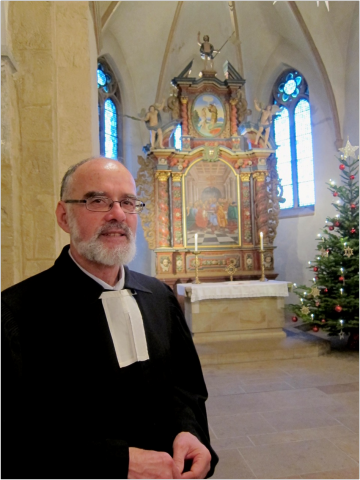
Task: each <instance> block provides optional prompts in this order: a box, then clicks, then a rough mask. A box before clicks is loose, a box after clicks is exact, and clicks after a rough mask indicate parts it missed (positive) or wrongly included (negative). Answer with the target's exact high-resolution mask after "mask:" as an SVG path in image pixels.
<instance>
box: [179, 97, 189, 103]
mask: <svg viewBox="0 0 360 480" xmlns="http://www.w3.org/2000/svg"><path fill="white" fill-rule="evenodd" d="M180 100H181V103H185V104H186V103H188V100H189V99H188V97H180Z"/></svg>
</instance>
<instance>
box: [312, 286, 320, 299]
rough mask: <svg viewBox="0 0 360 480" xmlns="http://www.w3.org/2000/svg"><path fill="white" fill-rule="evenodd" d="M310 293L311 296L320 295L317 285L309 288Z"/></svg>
mask: <svg viewBox="0 0 360 480" xmlns="http://www.w3.org/2000/svg"><path fill="white" fill-rule="evenodd" d="M311 295H312V296H313V297H318V296H319V295H320V290H319V289H318V288H317V287H313V288H312V289H311Z"/></svg>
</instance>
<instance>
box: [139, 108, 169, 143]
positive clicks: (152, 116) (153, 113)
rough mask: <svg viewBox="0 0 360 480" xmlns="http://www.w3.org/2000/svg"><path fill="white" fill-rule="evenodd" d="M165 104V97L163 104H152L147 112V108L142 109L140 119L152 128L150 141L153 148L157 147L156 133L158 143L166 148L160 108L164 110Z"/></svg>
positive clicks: (149, 128) (148, 127)
mask: <svg viewBox="0 0 360 480" xmlns="http://www.w3.org/2000/svg"><path fill="white" fill-rule="evenodd" d="M164 106H165V99H163V101H162V103H161V105H159V104H154V105H150V107H149V110H148V112H147V113H146V112H145V109H142V111H141V113H140V117H141V118H140V120H142V121H143V122H145V124H146V127H147V129H148V130H150V143H151V148H155V138H156V134H157V137H158V143H159V147H160V148H164V145H163V134H162V130H161V126H162V120H161V115H160V110H163V109H164Z"/></svg>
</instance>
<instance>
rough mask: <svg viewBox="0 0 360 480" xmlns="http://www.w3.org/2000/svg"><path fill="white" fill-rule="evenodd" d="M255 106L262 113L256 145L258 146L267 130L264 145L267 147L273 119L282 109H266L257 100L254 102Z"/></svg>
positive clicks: (273, 106) (270, 106)
mask: <svg viewBox="0 0 360 480" xmlns="http://www.w3.org/2000/svg"><path fill="white" fill-rule="evenodd" d="M254 105H255V108H256V110H257V111H258V112H261V117H260V126H259V130H258V132H257V135H256V139H255V144H256V145H258V143H259V139H260V136H261V134H262V133H263V131H264V130H265V136H264V145H265V147H266V146H267V143H268V140H269V135H270V126H271V123H272V117H273V115H275V114H276V113H277V112H278V111H279V110H280V107H279V106H278V105H268V106H267V107H266V108H262V106H261V105H260V104H259V102H258V101H257V100H256V99H255V100H254Z"/></svg>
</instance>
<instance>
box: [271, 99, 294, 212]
mask: <svg viewBox="0 0 360 480" xmlns="http://www.w3.org/2000/svg"><path fill="white" fill-rule="evenodd" d="M274 133H275V143H276V145H277V150H276V157H277V170H278V175H279V178H280V180H281V185H282V187H283V197H284V198H285V199H286V202H285V203H281V204H280V208H281V209H284V208H292V207H293V206H294V197H293V184H292V171H291V144H290V122H289V111H288V109H287V108H284V109H283V110H282V111H281V112H280V113H279V114H278V115H277V116H276V117H275V120H274Z"/></svg>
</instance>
